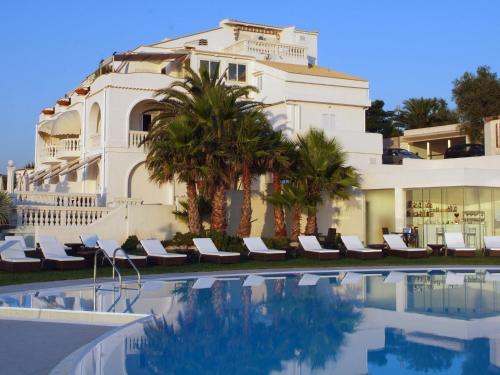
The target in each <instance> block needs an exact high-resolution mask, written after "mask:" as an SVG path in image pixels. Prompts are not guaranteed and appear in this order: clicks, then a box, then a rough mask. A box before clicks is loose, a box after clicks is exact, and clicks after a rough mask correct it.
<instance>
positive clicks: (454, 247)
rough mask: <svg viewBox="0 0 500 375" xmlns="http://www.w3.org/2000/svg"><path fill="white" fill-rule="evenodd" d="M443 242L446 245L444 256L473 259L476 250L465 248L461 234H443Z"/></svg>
mask: <svg viewBox="0 0 500 375" xmlns="http://www.w3.org/2000/svg"><path fill="white" fill-rule="evenodd" d="M444 242H445V245H446V254H447V255H448V254H449V255H452V256H457V257H473V256H476V249H475V248H473V247H467V245H466V244H465V241H464V236H463V235H462V233H461V232H451V233H450V232H446V233H445V234H444Z"/></svg>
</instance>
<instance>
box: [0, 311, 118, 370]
mask: <svg viewBox="0 0 500 375" xmlns="http://www.w3.org/2000/svg"><path fill="white" fill-rule="evenodd" d="M113 328H114V327H107V326H96V325H82V324H67V323H52V322H35V321H21V320H2V319H0V332H1V349H0V373H1V374H3V375H11V374H12V375H42V374H48V373H49V372H50V371H51V370H52V369H53V368H54V367H55V366H56V365H57V364H58V363H59V362H60V361H62V360H63V359H64V358H66V357H67V356H68V355H70V354H71V353H72V352H74V351H75V350H77V349H78V348H80V347H81V346H83V345H85V344H87V343H88V342H90V341H92V340H94V339H96V338H97V337H99V336H101V335H103V334H105V333H106V332H108V331H110V330H112V329H113Z"/></svg>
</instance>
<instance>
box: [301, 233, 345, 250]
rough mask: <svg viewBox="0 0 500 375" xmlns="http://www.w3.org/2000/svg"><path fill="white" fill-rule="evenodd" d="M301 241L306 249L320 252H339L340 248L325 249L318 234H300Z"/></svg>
mask: <svg viewBox="0 0 500 375" xmlns="http://www.w3.org/2000/svg"><path fill="white" fill-rule="evenodd" d="M299 242H300V244H301V245H302V248H303V249H304V250H305V251H309V252H313V253H320V252H329V253H338V252H339V251H338V250H331V249H323V247H321V244H320V243H319V241H318V239H317V238H316V236H299Z"/></svg>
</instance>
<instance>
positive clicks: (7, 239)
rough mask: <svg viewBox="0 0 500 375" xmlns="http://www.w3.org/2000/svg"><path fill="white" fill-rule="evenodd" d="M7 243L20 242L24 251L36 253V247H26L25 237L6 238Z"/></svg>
mask: <svg viewBox="0 0 500 375" xmlns="http://www.w3.org/2000/svg"><path fill="white" fill-rule="evenodd" d="M5 241H18V242H20V243H21V247H22V249H23V251H34V250H36V249H35V248H34V247H28V246H26V241H25V239H24V237H23V236H5Z"/></svg>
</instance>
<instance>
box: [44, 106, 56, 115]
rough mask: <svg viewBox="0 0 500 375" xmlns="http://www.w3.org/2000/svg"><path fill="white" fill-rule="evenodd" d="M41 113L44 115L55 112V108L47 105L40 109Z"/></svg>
mask: <svg viewBox="0 0 500 375" xmlns="http://www.w3.org/2000/svg"><path fill="white" fill-rule="evenodd" d="M42 113H43V114H44V115H53V114H54V113H55V109H54V107H47V108H44V109H42Z"/></svg>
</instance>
